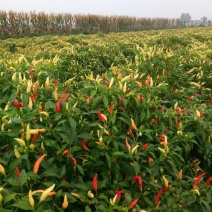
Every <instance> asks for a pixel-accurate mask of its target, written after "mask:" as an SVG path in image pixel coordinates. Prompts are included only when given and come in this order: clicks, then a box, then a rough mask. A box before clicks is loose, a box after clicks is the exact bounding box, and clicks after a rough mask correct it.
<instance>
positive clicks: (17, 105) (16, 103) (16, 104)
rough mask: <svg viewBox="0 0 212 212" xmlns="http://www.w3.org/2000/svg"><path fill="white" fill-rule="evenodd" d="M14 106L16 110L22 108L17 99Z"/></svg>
mask: <svg viewBox="0 0 212 212" xmlns="http://www.w3.org/2000/svg"><path fill="white" fill-rule="evenodd" d="M13 105H14V106H15V107H16V108H19V107H20V105H19V102H18V100H16V99H14V100H13Z"/></svg>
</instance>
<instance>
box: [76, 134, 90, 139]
mask: <svg viewBox="0 0 212 212" xmlns="http://www.w3.org/2000/svg"><path fill="white" fill-rule="evenodd" d="M78 138H82V139H93V136H92V135H91V134H89V133H82V134H79V135H78Z"/></svg>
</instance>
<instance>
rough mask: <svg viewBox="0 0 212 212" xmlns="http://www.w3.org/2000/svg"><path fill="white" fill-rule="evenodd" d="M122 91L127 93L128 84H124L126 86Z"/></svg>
mask: <svg viewBox="0 0 212 212" xmlns="http://www.w3.org/2000/svg"><path fill="white" fill-rule="evenodd" d="M122 91H123V92H124V93H126V91H127V82H125V83H124V86H123V89H122Z"/></svg>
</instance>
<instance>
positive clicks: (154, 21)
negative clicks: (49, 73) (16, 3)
mask: <svg viewBox="0 0 212 212" xmlns="http://www.w3.org/2000/svg"><path fill="white" fill-rule="evenodd" d="M182 25H184V24H183V23H181V21H180V19H168V18H136V17H129V16H99V15H91V14H88V15H80V14H77V15H73V14H68V13H62V14H54V13H52V14H47V13H44V12H39V13H35V12H30V13H24V12H14V11H9V12H6V11H0V37H1V38H5V37H12V36H26V35H43V34H55V33H57V34H68V33H69V34H70V33H71V34H76V33H86V34H88V33H96V32H121V31H138V30H149V29H167V28H177V27H181V26H182Z"/></svg>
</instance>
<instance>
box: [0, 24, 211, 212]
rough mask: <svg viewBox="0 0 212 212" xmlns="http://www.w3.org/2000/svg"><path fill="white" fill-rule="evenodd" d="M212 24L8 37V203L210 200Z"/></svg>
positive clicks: (128, 205)
mask: <svg viewBox="0 0 212 212" xmlns="http://www.w3.org/2000/svg"><path fill="white" fill-rule="evenodd" d="M211 89H212V28H211V27H203V28H187V29H185V28H184V29H172V30H155V31H144V32H127V33H109V34H103V33H97V34H93V35H83V34H79V35H69V36H68V35H64V36H62V35H61V36H53V35H46V36H40V37H24V38H8V39H4V40H0V127H1V129H0V211H3V212H21V211H36V212H52V211H55V212H60V211H73V212H79V211H86V212H91V211H92V212H93V211H100V212H101V211H102V212H113V211H126V212H127V211H134V212H136V211H138V212H139V211H140V212H144V211H148V212H153V211H154V212H155V211H165V212H190V211H194V212H195V211H198V212H199V211H203V212H210V211H211V209H212V183H211V181H212V164H211V162H212V158H211V156H212V143H211V142H212V90H211Z"/></svg>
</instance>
